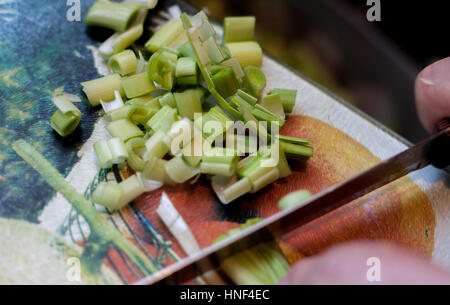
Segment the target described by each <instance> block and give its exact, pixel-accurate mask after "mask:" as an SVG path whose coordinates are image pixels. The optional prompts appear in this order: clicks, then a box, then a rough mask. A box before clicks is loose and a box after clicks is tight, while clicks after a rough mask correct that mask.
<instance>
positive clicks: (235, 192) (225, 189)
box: [211, 176, 252, 205]
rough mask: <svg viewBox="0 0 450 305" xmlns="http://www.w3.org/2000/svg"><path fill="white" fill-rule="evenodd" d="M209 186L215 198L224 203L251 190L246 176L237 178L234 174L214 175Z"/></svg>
mask: <svg viewBox="0 0 450 305" xmlns="http://www.w3.org/2000/svg"><path fill="white" fill-rule="evenodd" d="M211 186H212V188H213V190H214V192H215V193H216V195H217V198H219V200H220V202H222V203H223V204H225V205H226V204H229V203H230V202H232V201H234V200H236V199H238V198H239V197H241V196H243V195H245V194H247V193H248V192H250V191H251V190H252V184H251V182H250V180H249V179H248V178H244V179H241V180H237V178H236V177H235V176H233V177H226V176H214V177H213V178H212V181H211Z"/></svg>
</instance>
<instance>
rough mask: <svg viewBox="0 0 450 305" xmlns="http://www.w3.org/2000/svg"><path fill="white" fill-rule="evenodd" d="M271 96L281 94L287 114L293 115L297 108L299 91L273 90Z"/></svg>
mask: <svg viewBox="0 0 450 305" xmlns="http://www.w3.org/2000/svg"><path fill="white" fill-rule="evenodd" d="M269 94H279V95H280V98H281V101H282V102H283V108H284V111H285V112H286V113H291V112H292V110H293V109H294V106H295V100H296V98H297V90H290V89H273V90H272V91H270V92H269Z"/></svg>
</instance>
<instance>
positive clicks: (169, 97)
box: [159, 92, 177, 108]
mask: <svg viewBox="0 0 450 305" xmlns="http://www.w3.org/2000/svg"><path fill="white" fill-rule="evenodd" d="M159 104H160V105H161V107H164V106H165V105H167V106H169V107H171V108H176V107H177V104H176V103H175V97H174V96H173V93H172V92H169V93H166V94H164V95H163V96H161V97H160V98H159Z"/></svg>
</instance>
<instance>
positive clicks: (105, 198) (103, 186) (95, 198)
mask: <svg viewBox="0 0 450 305" xmlns="http://www.w3.org/2000/svg"><path fill="white" fill-rule="evenodd" d="M122 194H123V188H122V187H121V186H120V185H119V184H113V183H107V182H100V183H99V184H98V186H97V188H96V189H95V191H94V192H93V193H92V202H94V203H96V204H99V205H102V206H104V207H107V208H108V209H109V210H111V211H118V210H120V209H122V208H123V207H124V205H122V202H121V200H120V198H121V197H122Z"/></svg>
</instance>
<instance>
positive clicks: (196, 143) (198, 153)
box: [182, 134, 211, 167]
mask: <svg viewBox="0 0 450 305" xmlns="http://www.w3.org/2000/svg"><path fill="white" fill-rule="evenodd" d="M210 149H211V144H210V143H208V142H207V141H206V140H205V139H204V138H203V135H201V134H198V135H196V136H195V137H194V139H192V141H191V143H190V144H188V145H186V146H185V147H184V148H183V151H182V155H183V159H184V161H186V162H187V163H188V164H189V165H190V166H192V167H196V166H198V165H199V164H200V162H201V160H202V158H203V154H204V153H207V152H208V151H209V150H210Z"/></svg>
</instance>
